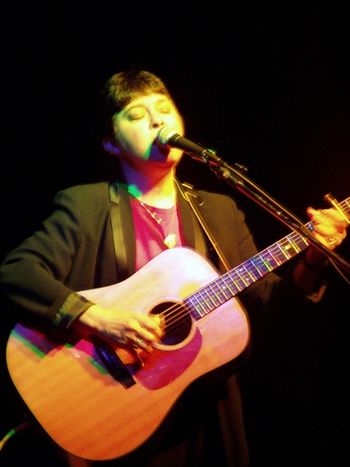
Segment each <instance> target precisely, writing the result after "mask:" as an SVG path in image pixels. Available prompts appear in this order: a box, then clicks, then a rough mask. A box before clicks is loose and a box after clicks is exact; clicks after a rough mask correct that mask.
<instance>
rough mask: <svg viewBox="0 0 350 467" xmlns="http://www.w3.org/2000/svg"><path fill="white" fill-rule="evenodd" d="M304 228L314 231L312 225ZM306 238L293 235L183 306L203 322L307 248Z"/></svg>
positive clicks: (349, 202) (347, 207)
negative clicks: (212, 312)
mask: <svg viewBox="0 0 350 467" xmlns="http://www.w3.org/2000/svg"><path fill="white" fill-rule="evenodd" d="M339 207H340V208H341V211H342V212H343V214H345V215H347V216H348V214H349V212H350V197H349V198H347V199H345V200H344V201H343V202H342V203H340V204H339ZM304 227H305V228H306V229H308V230H310V231H312V228H313V226H312V222H308V223H307V224H305V225H304ZM308 245H309V243H308V241H307V239H306V238H305V237H303V236H302V235H300V234H299V233H297V232H294V231H293V232H291V233H290V234H288V235H286V236H285V237H284V238H282V239H281V240H279V241H278V242H276V243H274V244H273V245H271V246H269V247H268V248H266V249H265V250H263V251H261V252H260V253H258V254H256V255H255V256H253V257H252V258H250V259H248V260H247V261H244V262H243V263H241V264H239V265H238V266H236V267H235V268H234V269H231V270H230V271H228V272H227V273H225V274H223V275H222V276H220V277H219V278H218V279H216V280H214V281H213V282H210V283H209V284H207V285H205V286H204V287H202V288H201V289H199V290H197V291H196V292H195V293H194V294H192V295H191V296H190V297H187V298H186V299H185V300H184V302H185V304H186V305H187V306H188V308H189V309H190V310H191V314H192V316H193V317H194V318H195V319H197V320H198V319H200V318H203V317H204V316H206V315H207V314H209V313H210V312H211V311H213V310H215V309H216V308H217V307H219V306H220V305H222V304H223V303H225V302H227V301H228V300H230V299H231V298H233V297H234V296H236V295H237V294H238V293H239V292H242V291H243V290H245V289H246V288H247V287H249V286H250V285H252V284H253V283H254V282H256V281H258V280H259V279H261V278H263V277H264V276H266V274H268V273H270V272H272V271H274V270H275V269H277V268H278V267H279V266H281V265H282V264H284V263H286V262H287V261H289V260H290V259H292V258H294V257H295V256H296V255H298V254H299V253H301V252H302V251H303V250H305V249H306V248H307V247H308Z"/></svg>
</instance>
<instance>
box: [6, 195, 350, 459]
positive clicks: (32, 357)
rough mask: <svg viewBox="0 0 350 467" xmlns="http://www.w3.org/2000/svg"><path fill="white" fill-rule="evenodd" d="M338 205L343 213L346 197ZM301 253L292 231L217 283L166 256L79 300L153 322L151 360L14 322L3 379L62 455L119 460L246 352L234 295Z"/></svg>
mask: <svg viewBox="0 0 350 467" xmlns="http://www.w3.org/2000/svg"><path fill="white" fill-rule="evenodd" d="M341 206H342V208H343V209H344V211H346V212H348V211H350V198H348V199H347V200H345V201H343V202H342V203H341ZM306 227H308V228H310V229H311V228H312V227H311V223H309V224H306ZM307 246H308V241H307V240H306V238H304V237H303V236H301V235H300V234H299V233H296V232H294V231H293V232H291V233H290V234H289V235H287V236H286V237H284V238H283V239H281V240H280V241H278V242H276V243H274V244H273V245H271V246H269V247H268V248H266V249H265V250H263V251H261V252H260V253H258V254H256V255H255V256H254V257H252V258H250V259H248V260H247V261H245V262H243V263H241V264H239V265H238V266H236V267H235V268H233V269H232V270H230V271H228V272H226V273H225V274H223V275H219V274H218V273H217V271H216V270H215V268H214V267H213V266H212V265H211V264H210V262H209V261H207V259H205V258H203V257H202V256H201V255H199V254H198V253H196V252H195V251H193V250H191V249H189V248H182V247H179V248H173V249H169V250H166V251H164V252H162V253H161V254H159V255H158V256H156V257H155V258H153V259H152V260H151V261H150V262H149V263H147V264H146V265H145V266H144V267H143V268H141V269H140V270H139V271H137V272H136V273H135V274H134V275H133V276H131V277H130V278H128V279H126V280H125V281H123V282H120V283H118V284H115V285H111V286H107V287H101V288H97V289H92V290H86V291H81V292H80V293H81V294H82V295H83V296H85V297H87V298H88V299H89V300H91V301H93V302H95V303H98V304H100V305H101V306H104V307H108V308H113V307H118V309H125V310H128V309H138V310H142V311H143V312H144V313H157V314H160V315H161V317H162V321H163V323H165V333H164V337H163V339H162V341H161V342H160V344H159V345H157V347H156V348H155V349H154V351H153V352H152V353H150V354H147V355H145V354H144V353H139V352H137V351H136V350H135V349H133V348H128V347H122V346H120V347H114V348H112V347H110V346H109V345H107V343H105V342H103V341H96V340H93V339H89V338H81V337H76V336H74V335H72V336H71V338H67V339H66V340H65V341H64V342H60V341H59V340H57V339H56V337H52V336H50V335H48V334H47V333H44V332H42V331H41V330H40V329H37V328H33V327H29V326H25V325H24V324H22V323H18V324H16V326H15V327H14V328H13V330H12V332H11V334H10V336H9V340H8V342H7V348H6V352H7V354H6V360H7V366H8V370H9V374H10V377H11V379H12V381H13V383H14V385H15V386H16V388H17V390H18V392H19V394H20V395H21V397H22V398H23V400H24V402H25V404H26V405H27V407H28V408H29V409H30V411H31V412H32V414H33V415H34V417H35V418H36V419H37V421H38V422H39V423H40V425H41V426H42V427H43V428H44V430H45V431H46V432H47V433H48V435H49V436H50V437H51V438H52V439H53V440H54V441H55V442H56V443H57V444H58V445H59V446H60V447H62V448H63V449H64V450H66V451H68V452H69V453H71V454H73V455H75V456H78V457H81V458H84V459H89V460H99V461H102V460H109V459H116V458H119V457H122V456H126V455H128V454H130V453H132V451H134V450H136V449H137V448H139V447H141V446H142V445H143V444H144V443H146V441H147V440H148V439H149V438H150V437H151V436H152V435H153V434H154V433H155V432H156V431H157V430H158V429H160V428H161V425H162V423H163V422H164V421H165V419H166V417H167V415H168V414H169V412H170V411H171V409H172V408H173V406H174V405H175V403H176V402H177V400H178V399H179V398H180V396H181V395H182V394H183V392H184V391H185V390H186V388H188V387H189V386H190V385H191V383H193V382H194V381H196V380H197V379H199V378H200V377H201V376H203V375H205V374H207V373H209V372H211V371H213V370H216V369H218V368H219V367H222V366H224V365H225V364H226V363H228V362H231V361H233V360H235V359H236V358H237V357H238V356H239V355H240V354H241V353H242V352H243V351H244V349H245V348H246V346H247V344H248V342H249V324H248V320H247V317H246V314H245V311H244V308H243V307H242V305H241V304H240V302H239V299H238V298H237V297H236V296H237V294H239V293H240V292H242V291H243V290H245V289H246V288H247V287H249V286H250V285H252V284H253V283H255V282H256V281H258V280H259V279H261V278H262V277H264V276H265V275H266V274H268V273H269V272H271V271H273V270H275V269H276V268H278V267H279V266H281V265H282V264H283V263H285V262H286V261H288V260H289V259H291V258H293V257H294V256H296V255H297V254H299V253H300V252H301V251H303V250H304V249H305V248H306V247H307Z"/></svg>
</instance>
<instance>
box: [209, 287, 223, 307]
mask: <svg viewBox="0 0 350 467" xmlns="http://www.w3.org/2000/svg"><path fill="white" fill-rule="evenodd" d="M208 288H209V289H210V291H211V292H212V295H211V297H212V300H213V303H214V305H215V306H216V307H218V306H220V305H222V304H223V303H225V302H224V301H221V300H220V297H219V295H218V294H217V293H216V291H215V288H214V287H213V286H212V285H211V284H209V285H208ZM214 299H216V302H215V300H214Z"/></svg>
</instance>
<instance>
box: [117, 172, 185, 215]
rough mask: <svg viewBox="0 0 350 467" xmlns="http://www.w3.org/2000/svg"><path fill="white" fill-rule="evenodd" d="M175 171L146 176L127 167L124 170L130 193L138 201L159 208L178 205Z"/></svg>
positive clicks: (153, 173)
mask: <svg viewBox="0 0 350 467" xmlns="http://www.w3.org/2000/svg"><path fill="white" fill-rule="evenodd" d="M174 172H175V171H174V169H172V170H171V171H167V172H166V173H159V172H158V173H157V172H155V171H152V173H151V174H149V173H147V174H144V173H142V172H140V171H137V170H134V169H133V168H131V167H129V166H127V167H124V168H123V174H124V178H125V180H126V183H127V185H128V191H129V193H130V194H131V195H132V196H134V197H135V198H137V199H138V200H140V201H142V202H144V203H146V204H148V205H150V206H155V207H158V208H170V207H172V206H174V205H175V203H176V185H175V173H174Z"/></svg>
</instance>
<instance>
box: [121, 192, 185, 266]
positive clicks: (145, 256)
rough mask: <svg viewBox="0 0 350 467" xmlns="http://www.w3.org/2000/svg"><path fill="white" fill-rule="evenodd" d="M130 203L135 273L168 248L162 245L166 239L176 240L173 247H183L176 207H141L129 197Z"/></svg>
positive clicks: (134, 199)
mask: <svg viewBox="0 0 350 467" xmlns="http://www.w3.org/2000/svg"><path fill="white" fill-rule="evenodd" d="M130 203H131V208H132V215H133V220H134V228H135V239H136V264H135V267H136V271H137V270H138V269H140V268H141V267H142V266H143V265H144V264H146V263H148V261H150V260H151V259H152V258H153V257H154V256H156V255H158V254H159V253H160V252H161V251H164V250H166V249H167V248H168V246H167V245H166V244H164V240H165V239H166V238H167V237H168V238H170V239H175V240H176V244H175V245H174V246H183V245H184V238H183V231H182V225H181V221H180V216H179V208H178V205H175V206H174V207H172V208H169V209H163V208H156V207H153V206H148V205H144V206H143V205H142V204H141V202H140V201H138V200H137V199H136V198H134V197H130ZM151 213H152V214H153V217H152V214H151ZM169 236H170V237H169ZM174 236H176V238H175V237H174Z"/></svg>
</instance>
